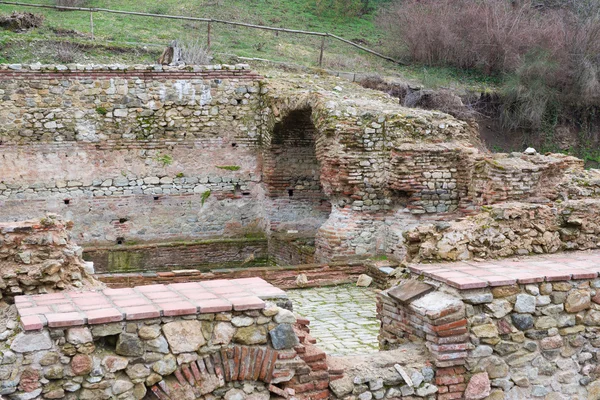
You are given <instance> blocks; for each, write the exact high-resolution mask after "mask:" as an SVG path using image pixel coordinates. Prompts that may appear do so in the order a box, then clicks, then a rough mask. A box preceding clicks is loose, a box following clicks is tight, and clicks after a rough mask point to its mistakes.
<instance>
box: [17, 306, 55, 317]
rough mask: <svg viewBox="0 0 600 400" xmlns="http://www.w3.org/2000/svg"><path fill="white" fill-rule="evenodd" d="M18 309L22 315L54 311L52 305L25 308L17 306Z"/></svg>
mask: <svg viewBox="0 0 600 400" xmlns="http://www.w3.org/2000/svg"><path fill="white" fill-rule="evenodd" d="M17 310H18V311H19V315H21V316H27V315H36V314H46V313H52V310H51V309H50V306H38V307H31V308H25V309H21V308H17Z"/></svg>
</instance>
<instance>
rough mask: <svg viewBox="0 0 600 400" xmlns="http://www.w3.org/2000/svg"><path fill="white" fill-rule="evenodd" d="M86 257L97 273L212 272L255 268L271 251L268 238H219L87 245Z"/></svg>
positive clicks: (84, 255)
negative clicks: (102, 245)
mask: <svg viewBox="0 0 600 400" xmlns="http://www.w3.org/2000/svg"><path fill="white" fill-rule="evenodd" d="M83 257H84V258H85V260H86V261H92V262H94V269H95V271H96V273H97V274H105V273H120V272H134V271H137V272H146V273H147V272H152V271H154V272H156V271H170V270H181V269H197V270H199V271H209V270H210V269H217V268H240V267H253V266H257V265H264V264H266V263H267V261H268V258H269V252H268V241H267V239H266V238H258V239H216V240H209V241H197V242H183V243H180V242H172V243H168V242H166V243H165V242H161V243H157V244H145V245H117V246H111V247H104V248H102V247H88V248H87V249H85V251H84V254H83ZM244 260H246V261H244Z"/></svg>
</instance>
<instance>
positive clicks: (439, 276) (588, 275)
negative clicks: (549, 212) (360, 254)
mask: <svg viewBox="0 0 600 400" xmlns="http://www.w3.org/2000/svg"><path fill="white" fill-rule="evenodd" d="M409 268H410V270H411V272H412V273H414V274H417V275H424V276H426V277H428V278H431V279H434V280H437V281H440V282H443V283H445V284H447V285H450V286H452V287H455V288H458V289H461V290H464V289H479V288H485V287H488V286H490V287H494V286H508V285H514V284H517V283H518V284H522V285H523V284H530V283H540V282H544V281H545V282H557V281H570V280H577V279H595V278H597V277H598V274H599V273H600V251H590V252H580V253H578V254H555V255H550V256H536V257H528V258H523V259H520V260H497V261H486V262H474V261H461V262H454V263H439V264H417V265H410V266H409Z"/></svg>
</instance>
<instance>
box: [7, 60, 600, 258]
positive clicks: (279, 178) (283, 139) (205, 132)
mask: <svg viewBox="0 0 600 400" xmlns="http://www.w3.org/2000/svg"><path fill="white" fill-rule="evenodd" d="M0 96H2V99H3V101H2V103H0V122H2V123H0V126H1V127H0V135H2V139H1V140H0V156H1V157H2V159H3V160H4V162H3V164H2V166H1V169H0V173H1V174H2V176H3V178H2V181H1V182H0V202H2V211H1V212H0V218H1V219H2V220H20V219H26V218H34V217H39V216H40V215H41V214H42V213H43V212H55V213H60V214H63V215H66V216H67V217H68V218H70V219H73V220H74V221H75V223H76V227H75V230H74V235H75V237H76V239H77V240H78V242H79V243H81V244H82V245H84V246H103V247H106V246H112V245H115V244H117V243H131V242H133V243H136V244H143V243H156V242H172V241H179V240H183V241H195V240H209V239H215V238H220V237H223V236H224V237H227V238H237V239H240V238H243V237H247V236H248V235H250V236H252V235H256V234H264V235H266V236H267V237H269V236H270V234H271V233H283V234H287V233H289V234H295V233H296V232H299V233H300V234H302V235H304V236H305V237H308V238H311V237H314V238H315V260H316V261H318V262H321V261H324V262H326V261H332V260H336V259H347V258H354V257H363V256H364V257H367V256H372V255H377V254H388V255H389V256H393V257H394V258H397V259H401V258H403V257H404V255H405V253H406V244H405V241H404V237H403V233H404V232H405V231H407V230H410V229H411V228H413V227H415V226H418V225H422V224H423V223H429V222H432V221H433V222H444V221H449V220H457V219H461V218H463V217H464V216H466V215H471V214H474V213H477V212H479V211H480V210H481V207H482V206H483V207H485V206H490V205H491V206H497V205H501V204H503V203H505V202H508V201H514V200H515V199H517V200H518V201H520V202H523V203H524V204H526V205H530V204H532V203H533V204H545V205H548V202H552V201H556V200H560V199H563V198H564V196H567V197H568V198H571V197H577V198H576V199H573V200H577V199H580V198H581V197H587V198H588V200H589V201H590V202H592V203H593V202H595V201H597V199H596V198H595V194H594V193H595V192H594V193H590V192H591V191H592V189H593V188H594V187H595V186H594V185H595V184H594V183H592V184H591V186H588V187H586V185H585V184H584V183H581V184H580V183H579V182H585V181H587V180H588V178H590V180H591V181H592V182H594V181H595V175H594V174H589V176H587V175H586V176H583V175H585V174H584V173H583V172H582V162H581V160H577V159H575V158H573V157H567V156H562V155H551V156H542V155H537V154H533V155H531V154H528V155H525V154H510V155H507V154H503V155H490V154H488V153H487V152H485V151H484V150H482V146H481V143H480V141H479V139H478V137H477V134H476V130H475V127H474V126H471V125H469V124H468V123H466V122H463V121H458V120H456V119H454V118H452V117H450V116H448V115H445V114H442V113H438V112H432V111H425V110H416V109H406V108H403V107H401V106H400V105H398V104H397V101H395V100H394V99H392V98H391V97H389V96H387V95H385V94H382V93H378V92H374V91H370V90H367V89H364V88H360V87H358V86H356V85H354V84H351V83H348V82H342V81H340V80H337V79H334V78H331V77H319V78H318V79H316V78H315V77H314V76H307V75H294V74H288V73H279V72H270V73H269V77H268V78H264V77H262V76H260V75H258V74H256V73H253V72H251V71H250V70H249V67H248V66H247V65H236V66H226V65H221V66H203V67H190V66H183V67H161V66H130V67H125V66H83V65H69V66H42V65H39V64H36V65H32V66H19V65H11V66H0ZM596 186H597V185H596ZM578 196H579V197H578ZM548 206H549V207H551V206H550V205H548ZM527 207H528V206H525V208H527ZM442 225H444V224H442ZM83 227H85V229H84V228H83ZM550 228H551V227H549V226H547V227H544V229H546V230H549V229H550ZM273 247H275V246H273ZM475 247H477V246H475ZM240 255H242V254H240ZM255 256H256V255H255ZM209 261H210V260H206V262H209ZM237 261H238V262H243V261H244V260H243V259H239V260H237Z"/></svg>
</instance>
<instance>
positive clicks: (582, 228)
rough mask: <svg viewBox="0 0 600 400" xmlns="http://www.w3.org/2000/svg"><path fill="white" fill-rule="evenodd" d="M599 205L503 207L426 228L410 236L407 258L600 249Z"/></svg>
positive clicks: (590, 202)
mask: <svg viewBox="0 0 600 400" xmlns="http://www.w3.org/2000/svg"><path fill="white" fill-rule="evenodd" d="M598 207H599V203H598V202H597V201H595V200H593V199H581V200H567V201H563V202H559V203H556V204H549V205H546V204H529V203H501V204H497V205H492V206H489V207H486V208H485V209H484V212H483V213H481V214H478V215H475V216H472V217H468V218H466V219H464V220H462V221H458V222H450V223H448V222H444V223H436V224H424V225H420V226H418V227H415V228H413V229H411V230H408V231H406V232H405V233H404V236H405V239H406V241H407V250H408V253H407V259H408V260H412V261H417V260H447V261H453V260H465V259H472V258H475V257H477V258H498V257H509V256H513V255H521V256H522V255H529V254H548V253H556V252H558V251H564V250H588V249H595V248H598V246H599V245H600V243H598V241H597V235H598V234H599V233H600V222H599V221H598Z"/></svg>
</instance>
